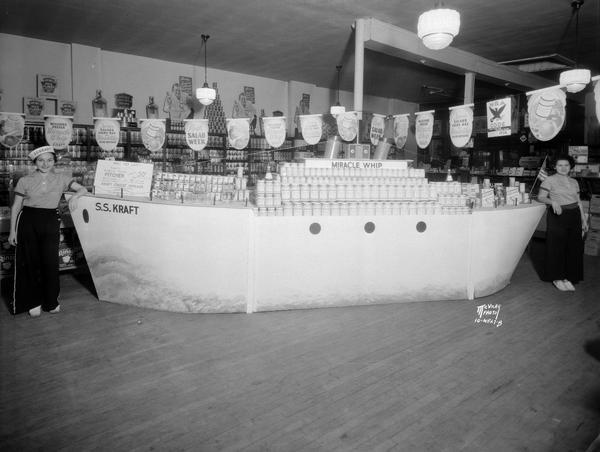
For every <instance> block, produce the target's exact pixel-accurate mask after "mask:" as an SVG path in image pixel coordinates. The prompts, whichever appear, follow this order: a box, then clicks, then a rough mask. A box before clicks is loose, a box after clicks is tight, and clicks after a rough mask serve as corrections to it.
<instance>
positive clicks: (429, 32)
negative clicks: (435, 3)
mask: <svg viewBox="0 0 600 452" xmlns="http://www.w3.org/2000/svg"><path fill="white" fill-rule="evenodd" d="M459 30H460V14H459V13H458V11H455V10H453V9H446V8H437V9H432V10H430V11H427V12H424V13H423V14H421V15H420V16H419V22H418V24H417V36H418V37H419V39H421V40H422V41H423V44H424V45H425V47H427V48H428V49H431V50H441V49H443V48H445V47H448V46H449V45H450V43H451V42H452V40H453V39H454V37H455V36H456V35H457V34H458V31H459Z"/></svg>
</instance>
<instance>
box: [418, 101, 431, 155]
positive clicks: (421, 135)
mask: <svg viewBox="0 0 600 452" xmlns="http://www.w3.org/2000/svg"><path fill="white" fill-rule="evenodd" d="M415 115H417V117H416V119H415V138H416V139H417V146H419V147H420V148H421V149H425V148H426V147H427V146H429V143H431V137H432V136H433V110H430V111H420V112H417V113H415Z"/></svg>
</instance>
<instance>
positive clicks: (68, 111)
mask: <svg viewBox="0 0 600 452" xmlns="http://www.w3.org/2000/svg"><path fill="white" fill-rule="evenodd" d="M75 111H77V102H75V101H72V100H59V101H58V112H59V113H60V114H61V115H62V116H75Z"/></svg>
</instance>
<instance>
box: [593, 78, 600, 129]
mask: <svg viewBox="0 0 600 452" xmlns="http://www.w3.org/2000/svg"><path fill="white" fill-rule="evenodd" d="M594 99H595V100H596V119H598V122H600V79H598V80H596V84H595V85H594Z"/></svg>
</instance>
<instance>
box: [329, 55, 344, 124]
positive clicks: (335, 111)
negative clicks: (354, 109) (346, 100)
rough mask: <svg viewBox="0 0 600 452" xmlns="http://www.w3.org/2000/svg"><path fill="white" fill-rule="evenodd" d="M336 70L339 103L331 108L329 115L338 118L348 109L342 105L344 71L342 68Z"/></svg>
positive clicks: (337, 67)
mask: <svg viewBox="0 0 600 452" xmlns="http://www.w3.org/2000/svg"><path fill="white" fill-rule="evenodd" d="M335 69H336V70H337V102H336V103H335V105H332V106H331V108H330V110H329V113H331V114H332V115H333V116H338V115H342V114H344V113H346V108H345V107H344V106H343V105H341V104H340V71H341V70H342V66H336V67H335Z"/></svg>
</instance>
